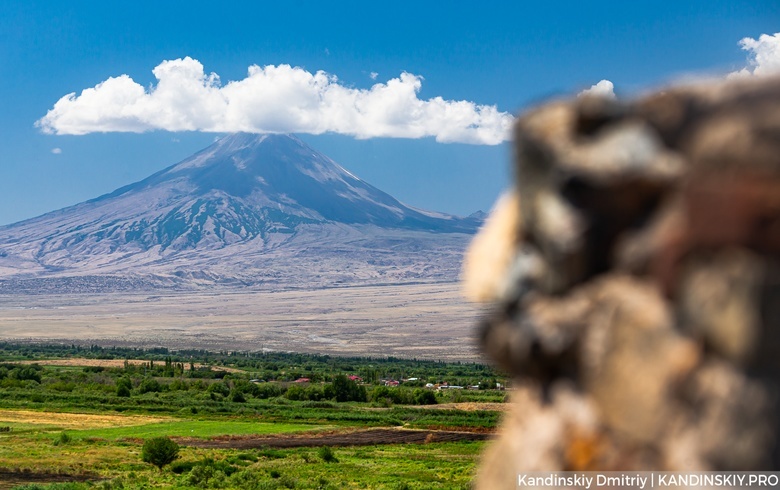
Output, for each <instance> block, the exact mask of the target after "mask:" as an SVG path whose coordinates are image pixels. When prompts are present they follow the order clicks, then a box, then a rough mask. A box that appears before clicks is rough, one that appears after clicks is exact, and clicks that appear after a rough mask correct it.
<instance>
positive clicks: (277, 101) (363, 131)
mask: <svg viewBox="0 0 780 490" xmlns="http://www.w3.org/2000/svg"><path fill="white" fill-rule="evenodd" d="M153 73H154V76H155V77H156V78H157V85H156V86H151V87H150V88H149V89H145V88H144V87H143V86H142V85H140V84H138V83H136V82H135V81H134V80H133V79H132V78H130V77H129V76H128V75H120V76H118V77H111V78H109V79H108V80H105V81H104V82H101V83H99V84H97V85H96V86H95V87H93V88H88V89H85V90H83V91H82V92H81V94H80V95H78V96H77V95H76V94H75V93H71V94H68V95H66V96H64V97H62V98H61V99H60V100H59V101H57V103H56V104H54V107H53V108H52V109H51V110H49V111H48V113H47V114H46V115H45V116H44V117H43V118H41V119H40V120H38V121H37V122H36V125H37V126H38V127H39V128H41V130H42V131H43V132H45V133H50V134H75V135H80V134H87V133H94V132H144V131H153V130H167V131H204V132H219V133H223V132H237V131H244V132H251V133H312V134H320V133H325V132H334V133H340V134H346V135H351V136H354V137H356V138H360V139H364V138H373V137H394V138H422V137H426V136H433V137H435V138H436V140H437V141H439V142H460V143H472V144H485V145H495V144H499V143H501V142H502V141H505V140H507V139H509V135H510V128H511V125H512V122H513V118H512V116H511V115H509V114H508V113H506V112H500V111H499V110H498V109H497V108H496V106H494V105H493V106H488V105H477V104H475V103H473V102H469V101H465V100H461V101H452V100H445V99H443V98H442V97H434V98H432V99H428V100H421V99H420V98H418V93H419V91H420V88H421V86H422V77H419V76H417V75H413V74H411V73H402V74H401V75H400V76H399V77H398V78H392V79H390V80H388V81H387V82H384V83H377V84H375V85H374V86H372V87H371V88H370V89H357V88H352V87H348V86H346V85H344V84H342V83H340V81H339V80H338V78H337V77H336V76H335V75H331V74H328V73H326V72H324V71H318V72H316V73H310V72H308V71H306V70H304V69H303V68H298V67H291V66H290V65H278V66H274V65H268V66H265V67H260V66H257V65H252V66H250V67H249V70H248V75H247V77H246V78H244V79H242V80H236V81H231V82H228V83H227V84H224V85H223V84H221V82H220V79H219V77H218V76H217V75H216V74H214V73H211V74H208V75H207V74H206V73H205V72H204V71H203V65H202V64H201V63H200V62H198V61H197V60H194V59H192V58H189V57H187V58H184V59H176V60H171V61H163V62H162V63H160V64H159V65H158V66H157V67H155V68H154V70H153Z"/></svg>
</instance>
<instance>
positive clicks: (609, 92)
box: [577, 80, 617, 99]
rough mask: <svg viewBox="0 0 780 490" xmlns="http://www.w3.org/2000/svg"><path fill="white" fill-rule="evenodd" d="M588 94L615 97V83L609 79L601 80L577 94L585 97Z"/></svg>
mask: <svg viewBox="0 0 780 490" xmlns="http://www.w3.org/2000/svg"><path fill="white" fill-rule="evenodd" d="M586 95H595V96H598V97H606V98H608V99H615V98H617V97H616V96H615V85H614V84H613V83H612V82H610V81H609V80H601V81H600V82H599V83H597V84H596V85H592V86H591V87H590V88H587V89H585V90H583V91H582V92H580V93H579V94H577V97H584V96H586Z"/></svg>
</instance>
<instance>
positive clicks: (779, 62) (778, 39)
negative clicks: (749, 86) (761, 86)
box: [728, 32, 780, 78]
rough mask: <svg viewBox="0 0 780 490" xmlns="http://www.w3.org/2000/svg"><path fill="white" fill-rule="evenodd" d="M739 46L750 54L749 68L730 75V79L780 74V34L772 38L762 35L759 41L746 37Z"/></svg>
mask: <svg viewBox="0 0 780 490" xmlns="http://www.w3.org/2000/svg"><path fill="white" fill-rule="evenodd" d="M739 45H740V46H741V47H742V49H744V50H745V51H748V52H749V53H750V55H749V59H748V66H747V67H746V68H743V69H741V70H739V71H735V72H732V73H729V75H728V78H742V77H750V76H756V77H761V76H770V75H777V74H780V32H778V33H775V34H774V35H772V36H770V35H769V34H761V36H759V37H758V39H753V38H750V37H746V38H744V39H742V40H741V41H740V42H739Z"/></svg>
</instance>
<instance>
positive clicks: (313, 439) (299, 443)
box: [178, 429, 491, 449]
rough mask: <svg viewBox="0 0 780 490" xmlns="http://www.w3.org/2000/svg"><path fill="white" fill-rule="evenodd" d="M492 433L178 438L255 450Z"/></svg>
mask: <svg viewBox="0 0 780 490" xmlns="http://www.w3.org/2000/svg"><path fill="white" fill-rule="evenodd" d="M490 437H491V434H482V433H475V432H455V431H433V430H409V429H368V430H361V431H355V432H336V433H321V434H316V435H312V434H306V435H278V436H245V437H231V438H215V439H210V440H199V439H190V438H180V439H178V441H179V443H180V444H183V445H185V446H192V447H199V448H213V449H253V448H261V447H269V448H293V447H318V446H375V445H377V444H425V443H430V442H455V441H484V440H487V439H489V438H490Z"/></svg>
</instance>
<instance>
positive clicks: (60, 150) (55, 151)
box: [51, 148, 62, 155]
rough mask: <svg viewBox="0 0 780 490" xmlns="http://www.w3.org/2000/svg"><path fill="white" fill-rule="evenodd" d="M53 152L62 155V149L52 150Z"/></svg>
mask: <svg viewBox="0 0 780 490" xmlns="http://www.w3.org/2000/svg"><path fill="white" fill-rule="evenodd" d="M51 152H52V153H54V154H55V155H59V154H60V153H62V148H52V149H51Z"/></svg>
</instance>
